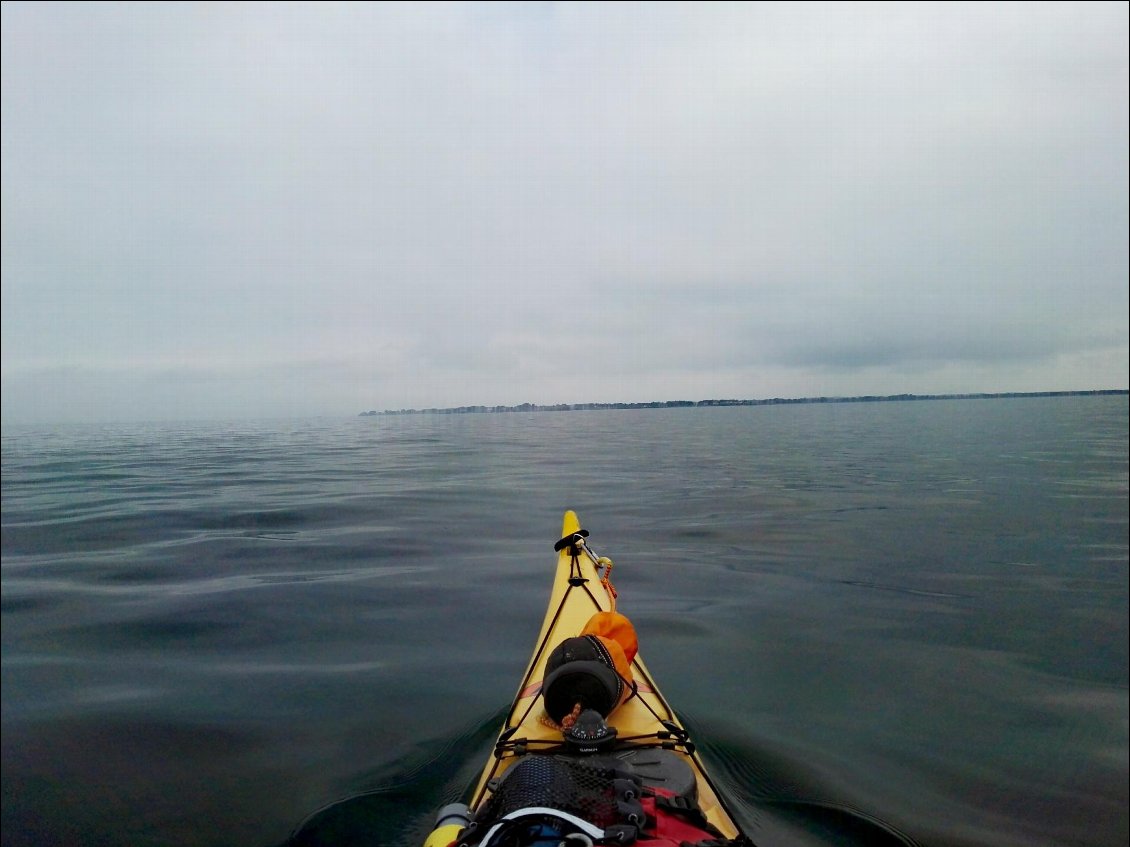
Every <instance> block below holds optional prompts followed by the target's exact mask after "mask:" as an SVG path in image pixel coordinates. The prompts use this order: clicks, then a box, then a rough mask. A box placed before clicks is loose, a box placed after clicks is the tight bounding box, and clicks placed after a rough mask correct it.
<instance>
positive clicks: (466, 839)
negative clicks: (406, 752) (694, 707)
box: [425, 511, 748, 847]
mask: <svg viewBox="0 0 1130 847" xmlns="http://www.w3.org/2000/svg"><path fill="white" fill-rule="evenodd" d="M587 537H588V532H587V531H585V530H584V529H582V528H581V524H580V521H579V520H578V519H577V516H576V514H575V513H573V512H572V511H568V512H566V513H565V516H564V520H563V522H562V528H561V540H560V541H559V542H558V543H557V544H556V545H555V549H556V551H557V554H558V555H557V570H556V575H555V577H554V580H553V588H552V591H551V593H550V599H549V605H548V607H547V609H546V613H545V619H544V620H543V622H542V626H541V631H540V633H539V635H538V639H537V642H536V646H535V648H534V651H533V655H532V656H531V657H530V661H529V663H528V665H527V667H526V672H525V674H524V675H523V677H522V681H521V684H520V685H519V686H518V691H517V693H516V695H515V697H514V700H513V703H512V704H511V706H510V710H509V712H508V714H507V717H506V721H505V722H504V724H503V726H502V729H501V731H500V733H499V736H498V740H497V742H496V744H495V748H494V752H493V755H492V756H491V758H490V759H489V760H488V762H487V763H486V765H485V767H484V768H483V771H482V773H481V774H480V776H479V778H478V779H477V780H476V781H475V783H474V786H473V789H472V790H471V792H470V797H469V801H468V803H467V805H465V806H464V805H462V804H456V805H454V806H449V807H445V809H444V810H443V811H442V812H441V813H440V815H439V817H438V819H437V826H436V828H435V829H434V830H433V831H432V833H431V834H430V835H429V836H428V838H427V840H426V842H425V847H448V845H451V844H453V843H459V844H461V845H462V844H479V843H483V844H485V843H488V842H490V837H489V836H490V834H491V833H493V832H495V831H496V830H498V828H499V826H503V825H505V823H506V821H508V820H509V819H510V818H514V817H517V816H519V815H520V814H524V813H525V810H523V812H522V813H519V812H514V813H513V814H511V815H509V816H508V817H506V818H505V819H503V822H502V823H499V822H498V821H497V820H490V819H486V820H484V814H488V813H491V812H492V811H493V813H495V814H497V813H499V809H498V806H499V802H498V801H497V800H496V802H495V803H494V804H493V805H492V803H491V801H492V798H494V797H495V795H496V794H500V793H501V792H502V791H503V790H504V789H503V788H500V786H506V784H507V783H506V779H507V777H508V776H509V775H513V776H515V778H516V779H515V780H512V782H515V781H517V777H518V774H519V771H515V768H516V767H517V766H519V765H520V764H522V763H523V762H527V763H528V765H525V766H523V767H525V768H526V769H527V770H528V769H529V766H540V765H541V764H542V763H545V764H546V765H555V763H562V766H564V765H569V764H571V763H578V764H576V765H575V766H576V767H588V766H589V765H588V764H587V763H591V762H594V761H598V762H600V763H605V764H606V763H608V762H613V763H615V767H616V768H623V769H624V770H625V771H627V772H628V774H629V775H630V776H631V777H632V779H634V780H635V781H636V783H637V784H639V785H641V786H642V788H643V793H644V794H647V795H652V796H654V795H659V796H660V797H661V798H663V799H664V800H666V801H667V803H668V805H671V804H672V803H673V801H671V800H670V796H671V795H678V797H682V798H683V799H682V800H680V802H683V803H684V805H685V804H686V803H687V802H688V801H689V803H690V804H691V805H692V806H694V807H696V811H695V812H694V814H695V820H698V821H701V822H702V823H703V824H705V825H706V827H707V828H708V829H709V830H710V832H711V833H713V834H714V835H715V836H716V837H718V838H720V839H724V840H732V841H740V842H742V843H748V841H746V839H745V838H744V837H743V836H742V834H741V832H740V830H739V829H738V827H737V825H736V823H735V822H734V819H733V817H732V815H731V814H730V813H729V811H728V810H727V809H726V807H725V805H724V803H723V801H722V799H721V797H720V795H719V792H718V791H717V790H716V789H715V787H714V785H713V784H712V782H711V780H710V778H709V776H708V775H707V773H706V770H705V769H704V767H703V765H702V763H701V761H700V760H699V757H698V755H697V754H696V753H695V749H694V744H693V743H692V742H691V740H690V738H689V736H688V734H687V731H686V729H685V728H684V727H683V725H682V724H681V723H680V722H679V719H678V717H677V716H676V715H675V712H674V710H672V708H671V707H670V705H668V703H667V701H666V700H665V699H664V698H663V695H662V694H661V693H660V691H659V688H658V686H657V685H656V684H655V680H654V678H653V677H652V675H651V673H650V672H649V671H648V669H647V666H646V664H645V663H644V661H643V659H642V658H641V657H640V655H639V654H638V653H637V652H635V643H634V633H633V641H632V645H631V648H630V650H629V651H628V661H629V662H630V673H628V674H623V673H616V674H615V676H618V677H619V681H616V680H615V678H614V677H611V676H610V675H609V672H608V671H607V670H605V671H602V673H604V674H605V675H606V677H609V678H612V679H613V683H614V684H615V685H617V686H619V685H620V682H623V683H624V684H625V685H626V686H627V690H624V691H623V696H622V698H621V699H620V701H618V704H617V703H613V704H612V705H611V711H610V713H609V714H607V715H606V716H604V718H603V720H601V719H600V717H601V716H599V715H597V714H596V713H595V712H594V711H584V712H581V708H582V705H583V704H582V703H581V702H578V704H577V706H576V708H575V709H574V712H573V714H572V715H568V716H566V717H564V718H560V719H559V720H554V719H553V718H552V717H550V714H549V712H548V711H547V703H548V702H549V699H550V698H549V697H548V696H547V692H546V691H545V690H543V688H546V686H547V680H548V685H549V686H553V685H557V683H556V682H554V680H555V678H559V676H560V675H559V672H557V670H556V666H557V665H558V664H560V662H561V661H562V659H561V656H562V648H563V647H564V646H565V645H564V644H563V642H566V641H567V640H570V639H572V642H570V643H573V642H579V641H581V639H580V638H578V636H579V635H580V634H581V633H582V632H583V631H585V629H586V625H589V623H590V621H591V620H593V619H594V618H593V616H594V615H596V614H597V613H612V612H616V592H615V589H614V588H613V586H612V584H611V581H610V579H609V575H610V572H611V570H612V562H611V561H609V560H608V559H603V558H600V557H598V556H597V555H596V554H595V553H593V552H592V551H591V550H590V548H589V547H588V544H587V543H586V538H587ZM600 617H601V618H603V619H610V618H612V617H615V618H617V619H619V616H610V615H604V616H600ZM629 627H630V625H629ZM589 638H590V641H591V642H592V643H593V644H595V645H597V649H598V650H600V649H601V648H600V645H599V643H598V641H599V639H595V638H594V637H592V636H590V637H589ZM605 643H607V642H605ZM582 646H583V645H582ZM631 653H635V655H634V657H633V656H631ZM594 664H596V663H594V662H591V661H590V662H585V663H581V665H584V666H586V667H587V666H591V665H594ZM608 664H609V665H611V662H609V663H608ZM581 665H575V666H570V667H581ZM596 670H601V669H600V668H596ZM561 687H562V686H561V685H558V688H559V689H560V688H561ZM598 687H599V686H598ZM573 690H574V689H569V691H570V692H572V691H573ZM577 690H580V689H577ZM586 690H588V689H586ZM569 699H570V700H571V699H573V698H572V695H570V697H569ZM581 699H583V698H581ZM558 711H561V710H558ZM578 713H579V715H580V716H579V717H578ZM586 721H587V723H586ZM597 724H599V726H597ZM570 727H572V728H570ZM578 739H579V740H578ZM594 753H598V755H594ZM533 760H537V761H533ZM549 760H554V761H549ZM519 770H521V769H519ZM511 772H513V774H512V773H511ZM523 791H524V796H525V795H530V794H531V789H530V788H528V787H527V788H524V789H523ZM513 793H514V792H513V790H511V794H513ZM548 793H552V792H548ZM499 799H501V796H500V798H499ZM659 802H663V800H660V801H659ZM530 805H531V806H535V807H537V808H536V809H535V811H543V812H548V811H552V809H545V808H542V807H546V806H553V805H554V804H553V802H552V798H549V797H544V798H543V797H537V796H535V797H534V798H533V801H531V803H530ZM554 808H561V806H560V804H559V805H558V806H555V807H554ZM649 808H650V807H649ZM573 811H574V812H575V810H573ZM699 812H700V813H701V815H699ZM554 814H556V815H557V816H558V817H559V818H562V819H570V818H571V815H570V814H569V813H567V812H566V811H557V812H554ZM647 819H648V821H650V820H651V818H650V817H648V818H647ZM637 822H638V823H639V824H640V826H639V835H638V837H639V840H640V841H641V843H658V842H655V841H653V840H652V839H653V838H654V836H653V835H648V834H647V833H645V832H644V829H645V826H646V825H645V824H644V823H643V818H642V817H641V818H640V820H639V821H637ZM492 823H493V824H494V829H490V830H488V831H487V832H486V833H485V834H484V832H483V831H482V828H486V827H489V826H490V825H491V824H492ZM476 827H480V831H479V832H478V834H477V836H475V837H471V836H469V834H468V833H470V832H473V831H474V830H475V828H476ZM629 829H631V827H629ZM614 830H616V827H612V828H610V829H608V830H602V829H601V828H600V826H594V825H593V824H592V822H591V821H583V820H580V819H576V820H575V827H574V829H573V830H572V831H573V832H574V835H571V836H569V838H572V839H577V840H578V843H582V844H584V843H588V844H593V843H606V842H607V843H611V842H613V841H616V840H617V837H615V836H616V834H617V833H616V832H614ZM586 833H587V835H586ZM635 838H636V833H635V832H633V834H632V835H630V836H628V837H626V838H624V837H620V838H619V840H621V841H622V842H623V843H627V842H630V841H632V840H634V839H635ZM530 843H533V842H530ZM554 843H557V842H556V841H555V842H554ZM562 843H570V844H571V843H573V842H572V841H570V840H569V839H568V838H567V839H566V840H565V841H563V842H562ZM675 843H678V842H677V841H676V842H675Z"/></svg>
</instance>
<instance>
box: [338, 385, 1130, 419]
mask: <svg viewBox="0 0 1130 847" xmlns="http://www.w3.org/2000/svg"><path fill="white" fill-rule="evenodd" d="M1121 394H1128V395H1130V389H1125V388H1101V389H1090V390H1080V391H998V392H984V391H982V392H972V393H961V394H887V395H877V394H863V395H857V396H851V397H769V398H763V399H751V400H738V399H716V400H651V401H646V402H641V403H623V402H620V403H552V404H539V403H520V404H518V405H517V406H503V405H498V406H485V405H474V406H449V407H446V408H437V407H432V408H426V409H384V410H383V411H377V410H375V409H373V410H370V411H367V412H361V413H360V415H358V417H362V418H367V417H379V416H381V415H467V414H506V413H510V412H589V411H593V412H595V411H609V410H621V409H684V408H707V407H718V406H783V405H790V404H807V403H890V402H904V401H914V400H999V399H1007V398H1018V397H1091V396H1118V395H1121Z"/></svg>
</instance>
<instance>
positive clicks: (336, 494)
mask: <svg viewBox="0 0 1130 847" xmlns="http://www.w3.org/2000/svg"><path fill="white" fill-rule="evenodd" d="M1127 441H1128V404H1127V398H1126V397H1125V396H1118V397H1057V398H1015V399H1001V400H954V401H933V402H907V403H871V404H850V405H849V404H836V405H806V406H770V407H743V408H714V409H672V410H660V411H654V410H641V411H601V412H571V413H532V414H517V413H515V414H502V415H460V416H442V417H441V416H435V417H422V416H413V417H369V418H356V419H346V420H319V421H297V422H287V423H279V422H271V423H262V424H248V423H239V424H231V425H218V424H186V425H181V426H174V425H152V426H136V425H135V426H121V427H101V428H93V427H92V428H58V429H51V430H46V429H45V430H29V429H19V428H11V429H6V430H5V431H4V435H3V467H2V480H3V590H2V594H3V686H2V704H3V734H2V755H3V758H2V766H3V768H2V774H3V776H2V783H3V820H2V824H3V844H4V845H5V847H7V846H8V845H10V846H11V847H18V846H19V845H54V844H60V845H70V844H74V845H190V846H191V847H203V845H251V847H267V845H280V844H283V843H285V842H286V841H287V839H288V838H289V837H290V836H292V834H293V836H294V843H295V844H323V843H339V844H362V843H369V844H376V845H404V847H417V845H419V844H420V843H421V841H422V839H423V836H424V835H425V834H426V832H427V830H428V829H430V824H431V817H432V815H433V814H434V810H435V809H436V808H437V807H438V806H440V805H441V804H442V803H444V802H447V801H449V800H451V799H455V798H457V797H458V795H459V794H460V793H461V791H462V789H463V787H464V786H465V784H466V783H467V782H468V781H469V780H470V779H471V777H472V775H473V774H474V773H475V772H476V771H477V770H478V768H479V766H480V764H481V761H482V758H483V757H484V756H485V755H486V752H487V750H488V749H489V746H490V743H491V741H492V740H493V733H494V730H495V726H496V724H497V721H499V720H500V717H501V715H500V710H501V709H502V707H503V706H505V705H506V704H507V703H508V702H509V699H510V697H511V696H512V695H513V689H514V687H515V686H516V685H517V683H518V679H519V676H520V674H521V672H522V670H523V668H524V666H525V662H526V659H527V658H528V655H529V651H530V650H531V648H532V644H533V640H534V637H535V635H536V632H537V628H538V625H539V624H540V620H541V615H542V613H543V611H544V607H545V602H546V599H547V594H548V590H549V583H550V580H551V576H552V570H553V563H554V554H553V550H552V545H553V542H554V541H556V539H557V534H558V531H559V529H560V520H561V513H562V512H563V511H564V510H565V509H567V508H573V509H576V510H577V511H578V513H579V514H580V516H581V519H582V521H583V522H584V523H585V525H586V527H587V528H588V529H590V530H591V532H592V539H591V540H592V542H593V547H594V548H595V549H596V550H597V551H598V552H599V553H601V554H603V555H606V556H609V557H611V558H612V559H613V560H614V561H615V562H616V568H615V571H614V574H613V576H614V579H615V581H616V584H617V587H618V588H619V590H620V593H621V598H620V608H621V610H622V611H624V612H626V613H627V614H628V615H629V616H630V617H632V618H633V620H634V621H635V623H636V626H637V628H638V630H639V633H640V639H641V644H642V650H643V653H644V655H645V656H646V658H647V661H648V664H649V665H650V666H651V669H652V671H653V672H654V673H655V674H656V676H657V678H658V680H659V681H660V683H661V684H662V685H663V688H664V692H665V693H666V695H667V696H668V699H670V700H671V701H672V703H673V704H674V705H675V707H676V709H678V710H679V711H680V713H681V714H682V715H683V716H684V717H685V719H686V722H687V723H688V724H689V726H690V728H691V729H692V731H693V734H694V736H695V738H696V740H697V741H698V742H699V745H700V748H701V749H702V750H703V752H704V755H705V757H706V759H707V762H708V764H709V765H712V766H713V770H714V772H715V774H716V776H717V777H718V780H719V782H720V783H721V784H722V786H723V787H724V788H725V789H726V790H727V791H728V792H729V793H730V795H731V798H732V800H733V802H734V804H735V806H736V807H737V808H738V810H739V812H740V814H741V816H742V817H743V819H744V820H745V822H746V824H747V827H748V828H749V830H750V833H751V835H753V836H754V838H755V839H757V840H759V842H762V843H764V844H765V845H767V847H773V845H774V844H778V843H779V844H786V843H788V844H791V843H794V841H793V840H790V839H793V838H794V837H795V838H800V839H801V840H803V838H802V835H798V833H801V834H804V833H807V834H808V836H803V837H809V836H811V835H812V834H814V833H819V832H825V833H826V834H827V835H828V841H827V843H845V842H846V843H866V842H867V841H869V840H870V839H871V838H872V836H873V835H874V833H876V832H881V831H885V830H892V831H897V832H900V833H903V834H904V835H905V837H906V838H908V839H912V840H913V841H914V842H916V843H918V844H920V845H939V846H940V845H961V846H962V847H965V846H966V845H968V847H973V845H977V846H978V847H1012V846H1013V845H1037V846H1038V845H1110V846H1111V847H1113V845H1124V844H1125V843H1126V840H1127V830H1128V824H1127V790H1128V777H1127V773H1128V765H1127V761H1128V759H1127V749H1128V741H1127V719H1128V699H1127V691H1128V680H1127V677H1128V674H1127ZM339 801H344V802H339ZM335 804H336V805H335ZM319 810H321V811H320V812H319ZM868 821H871V822H872V823H873V826H872V828H870V829H868V826H869V824H868ZM856 825H858V826H860V827H862V829H861V830H858V832H862V833H863V834H862V835H860V834H858V832H857V835H856V836H855V838H856V840H854V841H852V840H851V839H850V838H849V836H848V834H845V833H849V830H851V828H852V827H853V826H856ZM868 833H870V834H868ZM334 838H336V839H337V841H336V842H335V841H334V840H333V839H334ZM797 843H799V842H797ZM804 843H808V842H807V841H805V842H804Z"/></svg>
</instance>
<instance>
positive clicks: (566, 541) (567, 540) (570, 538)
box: [553, 529, 589, 553]
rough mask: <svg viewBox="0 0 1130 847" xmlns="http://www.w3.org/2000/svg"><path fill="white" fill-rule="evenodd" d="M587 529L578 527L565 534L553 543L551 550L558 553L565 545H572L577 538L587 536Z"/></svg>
mask: <svg viewBox="0 0 1130 847" xmlns="http://www.w3.org/2000/svg"><path fill="white" fill-rule="evenodd" d="M588 537H589V531H588V530H587V529H578V530H577V531H576V532H574V533H573V534H572V535H566V536H565V537H564V538H562V539H561V540H560V541H558V542H557V543H556V544H554V545H553V552H555V553H560V552H561V551H562V550H564V549H565V548H566V547H572V546H573V545H574V544H576V543H577V539H578V538H588Z"/></svg>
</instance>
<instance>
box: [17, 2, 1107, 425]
mask: <svg viewBox="0 0 1130 847" xmlns="http://www.w3.org/2000/svg"><path fill="white" fill-rule="evenodd" d="M1127 52H1128V39H1127V9H1126V7H1125V5H1123V4H1107V3H1100V4H1077V3H1072V4H1062V5H1060V4H1039V5H1035V6H1025V7H1020V6H1015V5H997V4H982V3H978V4H969V5H965V4H896V5H877V6H876V5H868V4H860V5H855V4H830V5H824V4H782V5H777V4H720V5H711V4H694V5H682V4H676V3H662V4H655V5H650V4H518V5H508V4H484V5H479V4H454V5H447V4H408V5H399V4H356V5H344V6H331V7H324V6H322V5H314V4H310V5H306V4H248V5H236V4H215V5H211V4H204V5H179V4H135V5H125V6H122V5H108V4H107V5H103V4H73V5H71V4H24V3H6V4H5V5H4V6H3V59H2V61H3V91H2V96H3V156H2V163H3V189H2V190H3V210H2V216H3V221H2V223H3V236H2V239H3V283H2V284H3V310H2V321H3V332H2V342H0V343H2V352H3V393H4V397H3V413H4V418H5V420H20V419H32V418H46V419H51V418H55V417H66V416H70V417H75V416H77V417H80V418H105V417H111V418H112V417H120V416H126V417H168V416H180V415H188V414H198V415H208V416H217V415H218V416H224V415H251V414H310V413H319V412H324V413H331V414H336V413H351V412H355V411H358V410H360V409H364V408H373V407H377V408H383V407H399V406H413V405H416V406H419V405H458V404H463V403H487V404H494V403H518V402H524V401H527V400H530V401H534V402H558V401H561V402H578V401H584V400H649V399H657V398H665V397H667V396H688V397H695V398H697V397H700V396H703V397H705V396H720V395H725V396H749V397H756V396H765V395H779V396H787V395H802V394H809V393H820V394H848V393H887V392H892V393H894V392H899V391H919V392H934V391H946V390H955V391H978V390H1041V389H1064V388H1068V389H1071V388H1110V387H1125V386H1126V384H1127V379H1128V377H1127V370H1128V368H1127V359H1128V347H1127V337H1128V331H1127V317H1126V315H1127V274H1128V261H1127V238H1126V232H1127V228H1128V215H1127V180H1128V168H1127V146H1128V130H1127V105H1126V104H1127V99H1128V91H1127ZM315 374H316V376H315Z"/></svg>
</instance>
